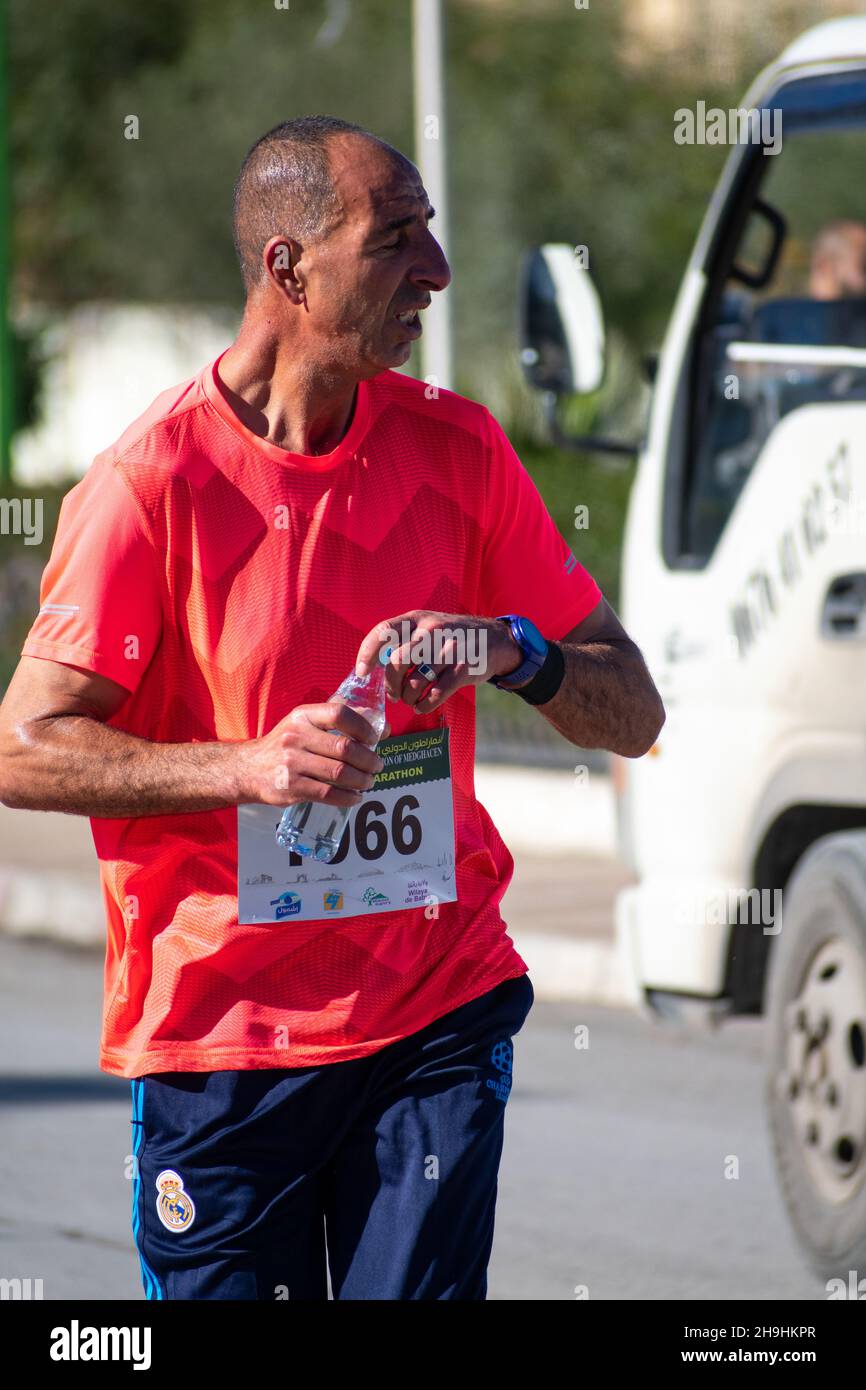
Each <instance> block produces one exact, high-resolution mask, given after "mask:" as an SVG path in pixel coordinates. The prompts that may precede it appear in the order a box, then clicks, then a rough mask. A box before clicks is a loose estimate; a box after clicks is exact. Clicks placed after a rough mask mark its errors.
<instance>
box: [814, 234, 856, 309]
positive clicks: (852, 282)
mask: <svg viewBox="0 0 866 1390" xmlns="http://www.w3.org/2000/svg"><path fill="white" fill-rule="evenodd" d="M809 295H810V297H811V298H812V299H820V300H826V299H853V298H858V297H859V296H861V295H866V223H863V222H856V221H854V220H853V219H852V218H839V219H838V220H836V221H834V222H828V223H827V224H826V226H824V227H822V228H821V230H820V231H819V232H818V234H817V236H816V237H815V240H814V242H813V243H812V257H811V263H810V266H809Z"/></svg>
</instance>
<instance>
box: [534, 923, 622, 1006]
mask: <svg viewBox="0 0 866 1390" xmlns="http://www.w3.org/2000/svg"><path fill="white" fill-rule="evenodd" d="M508 934H509V936H510V937H511V939H512V941H513V942H514V945H515V948H516V949H517V952H518V954H519V955H521V956H522V957H523V959H524V960H525V961H526V964H527V965H528V966H529V978H530V979H531V981H532V987H533V989H534V990H535V997H536V998H537V999H543V1000H544V1001H545V1002H546V1003H556V1002H558V1001H559V1002H570V1003H577V1004H605V1005H607V1006H608V1007H611V1008H632V1007H633V1006H634V1005H636V1004H638V1003H639V993H638V991H637V990H636V988H635V987H634V985H633V984H632V981H631V977H630V975H629V972H628V970H627V969H626V966H625V962H624V961H623V959H622V956H621V955H620V952H619V951H618V949H617V946H616V945H615V943H613V942H608V941H602V940H599V939H592V940H583V941H571V940H569V939H568V938H567V937H562V936H553V935H551V934H549V933H547V932H531V931H529V932H528V931H515V930H514V929H513V928H511V927H509V929H508Z"/></svg>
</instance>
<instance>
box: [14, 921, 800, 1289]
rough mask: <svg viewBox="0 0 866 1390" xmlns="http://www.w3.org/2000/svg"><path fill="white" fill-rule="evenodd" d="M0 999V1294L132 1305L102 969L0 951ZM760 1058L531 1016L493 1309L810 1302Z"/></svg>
mask: <svg viewBox="0 0 866 1390" xmlns="http://www.w3.org/2000/svg"><path fill="white" fill-rule="evenodd" d="M0 980H2V992H0V1112H2V1114H0V1125H2V1132H3V1142H2V1145H0V1251H2V1253H0V1275H3V1276H6V1277H13V1276H16V1275H17V1276H19V1277H22V1278H26V1277H28V1276H29V1277H30V1278H42V1279H43V1280H44V1294H45V1297H46V1298H49V1299H64V1300H65V1299H75V1298H88V1297H89V1298H108V1297H114V1298H128V1299H136V1298H140V1297H141V1296H142V1295H141V1289H140V1285H139V1281H138V1274H137V1270H138V1265H137V1261H136V1259H135V1257H134V1255H133V1252H132V1246H131V1240H130V1235H129V1204H130V1197H131V1194H130V1185H129V1182H128V1181H126V1180H125V1178H124V1159H125V1156H126V1155H127V1154H128V1153H129V1151H130V1141H129V1133H130V1128H129V1101H128V1086H127V1084H126V1083H125V1082H122V1081H116V1080H114V1079H113V1078H108V1077H105V1076H102V1075H101V1074H100V1073H99V1072H98V1071H97V1070H96V1065H95V1051H96V1040H97V1020H98V1014H99V1002H100V989H101V980H100V965H99V961H98V959H97V958H96V957H95V956H94V955H92V954H89V953H82V952H76V951H73V950H68V951H66V950H63V949H61V948H58V947H56V946H54V945H51V944H48V943H37V942H13V941H9V940H2V939H0ZM581 1025H586V1026H587V1028H588V1041H589V1046H588V1048H585V1049H582V1050H577V1049H576V1048H575V1046H574V1030H575V1027H578V1026H581ZM761 1048H762V1028H761V1025H760V1023H757V1022H742V1023H737V1024H734V1025H730V1026H729V1027H728V1028H726V1029H724V1030H722V1032H721V1033H720V1034H708V1035H699V1036H689V1035H685V1034H676V1033H672V1032H669V1031H667V1030H666V1029H663V1028H661V1027H660V1026H658V1025H652V1024H650V1023H647V1022H645V1021H644V1020H643V1019H642V1018H640V1017H637V1016H635V1015H632V1014H630V1013H628V1012H627V1011H624V1010H616V1009H613V1010H605V1009H600V1008H591V1007H583V1006H580V1005H576V1004H540V1003H537V1004H536V1006H535V1008H534V1009H533V1010H532V1012H531V1014H530V1017H529V1020H528V1022H527V1024H526V1026H525V1028H524V1030H523V1032H522V1034H521V1035H520V1038H519V1039H518V1044H517V1056H516V1074H515V1088H514V1091H513V1093H512V1098H511V1100H510V1101H509V1105H508V1112H507V1115H508V1118H507V1139H506V1154H505V1158H504V1161H503V1167H502V1173H501V1185H500V1204H499V1218H498V1224H497V1237H496V1245H495V1250H494V1258H493V1262H492V1265H491V1277H490V1296H491V1298H494V1299H515V1300H534V1299H550V1300H571V1299H573V1298H574V1297H575V1287H576V1286H577V1285H586V1286H587V1287H588V1290H589V1295H590V1298H591V1299H614V1300H624V1299H681V1298H697V1299H708V1300H715V1299H722V1300H723V1299H734V1298H747V1299H774V1298H782V1299H816V1298H817V1299H822V1298H823V1297H824V1291H823V1287H822V1286H821V1285H820V1283H819V1282H818V1281H817V1280H816V1279H814V1278H813V1277H812V1276H811V1275H810V1274H809V1273H808V1272H807V1271H806V1270H805V1268H804V1266H803V1263H802V1261H801V1259H800V1256H799V1255H798V1253H797V1251H796V1249H795V1247H794V1244H793V1241H792V1238H791V1236H790V1234H789V1232H788V1228H787V1225H786V1221H785V1217H784V1213H783V1211H782V1208H781V1204H780V1201H779V1198H778V1196H777V1193H776V1189H775V1184H774V1180H773V1176H772V1172H771V1168H770V1161H769V1155H768V1148H767V1140H766V1134H765V1125H764V1120H763V1113H762V1107H761V1089H762V1066H761ZM731 1154H735V1155H737V1157H738V1158H739V1164H740V1177H739V1179H738V1180H736V1181H730V1180H726V1179H725V1177H724V1175H723V1174H724V1164H725V1161H726V1156H727V1155H731Z"/></svg>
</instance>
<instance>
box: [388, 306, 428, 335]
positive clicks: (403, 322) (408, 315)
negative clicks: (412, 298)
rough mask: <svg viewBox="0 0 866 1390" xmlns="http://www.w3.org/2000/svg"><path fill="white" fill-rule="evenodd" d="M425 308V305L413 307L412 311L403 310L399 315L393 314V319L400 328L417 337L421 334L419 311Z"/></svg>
mask: <svg viewBox="0 0 866 1390" xmlns="http://www.w3.org/2000/svg"><path fill="white" fill-rule="evenodd" d="M426 308H427V305H426V304H419V305H415V307H414V308H412V309H403V310H402V312H401V313H399V314H395V315H394V317H395V318H396V320H397V322H398V323H399V324H400V326H401V327H402V328H406V329H408V331H409V332H410V333H411V334H413V335H417V334H419V333H420V332H421V318H420V313H419V310H421V309H426Z"/></svg>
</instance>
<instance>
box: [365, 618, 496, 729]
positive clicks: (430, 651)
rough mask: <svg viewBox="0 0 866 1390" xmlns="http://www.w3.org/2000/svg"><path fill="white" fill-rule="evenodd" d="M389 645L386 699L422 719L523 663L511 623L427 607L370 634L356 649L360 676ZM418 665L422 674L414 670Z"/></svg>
mask: <svg viewBox="0 0 866 1390" xmlns="http://www.w3.org/2000/svg"><path fill="white" fill-rule="evenodd" d="M385 646H391V647H392V651H391V655H390V657H389V660H388V664H387V665H386V667H385V688H386V691H387V694H388V696H389V698H390V699H391V700H402V701H403V703H404V704H407V705H412V706H413V707H414V708H415V709H416V710H417V711H418V713H419V714H429V713H430V712H431V711H432V710H435V709H438V707H439V706H440V705H441V704H444V702H445V701H446V700H447V699H448V698H449V696H451V695H453V694H454V692H455V690H459V689H460V687H461V686H464V685H482V684H483V683H484V681H486V680H489V679H490V677H491V676H505V675H508V674H509V672H511V671H516V670H517V668H518V666H519V665H520V664H521V662H522V661H523V653H522V651H521V650H520V647H519V646H518V645H517V643H516V642H515V640H514V638H513V637H512V635H511V630H510V628H509V626H508V624H507V623H502V622H498V621H497V620H496V619H494V618H475V617H472V616H469V615H467V614H454V613H431V612H430V611H429V609H424V608H415V609H412V610H410V611H409V612H407V613H400V614H398V615H397V617H395V618H387V619H385V621H383V622H381V623H377V624H376V626H375V627H374V628H371V629H370V631H369V632H368V633H367V636H366V637H365V638H364V640H363V642H362V643H361V645H360V647H359V648H358V655H357V658H356V661H355V670H356V671H357V673H358V675H365V674H366V673H367V672H368V671H369V670H370V668H371V667H372V666H374V665H375V663H376V662H377V661H378V660H379V653H380V651H381V650H382V648H383V647H385ZM419 663H420V666H421V670H417V669H415V668H416V667H417V666H418V665H419ZM425 672H426V673H425ZM431 672H433V673H435V679H432V678H431Z"/></svg>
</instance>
